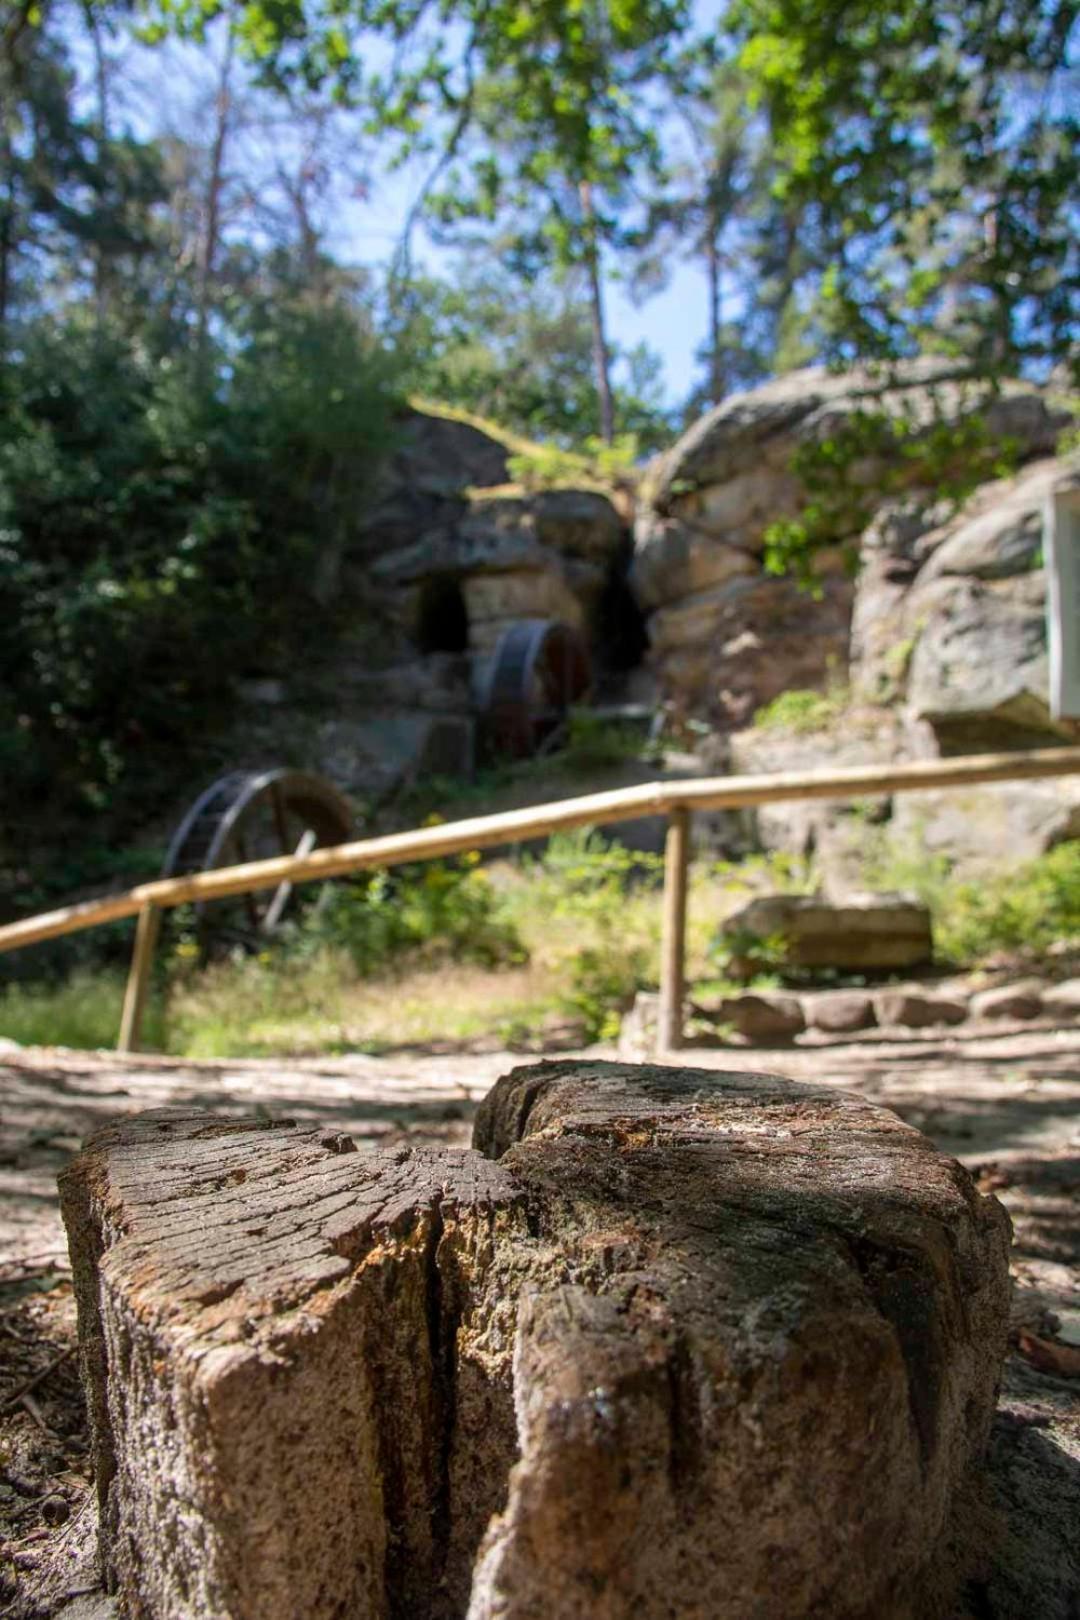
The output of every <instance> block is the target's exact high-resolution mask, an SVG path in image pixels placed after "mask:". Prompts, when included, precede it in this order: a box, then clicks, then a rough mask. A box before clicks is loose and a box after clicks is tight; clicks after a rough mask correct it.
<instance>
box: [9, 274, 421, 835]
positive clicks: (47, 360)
mask: <svg viewBox="0 0 1080 1620" xmlns="http://www.w3.org/2000/svg"><path fill="white" fill-rule="evenodd" d="M387 382H388V377H387V366H386V362H385V359H383V358H382V357H381V356H379V355H378V354H376V353H375V352H374V351H373V349H372V347H371V345H370V344H369V342H368V341H367V340H366V338H365V337H364V335H363V333H362V332H361V331H360V330H359V328H358V327H357V325H356V323H355V321H354V320H353V319H352V317H351V316H350V315H349V314H348V313H347V312H346V311H345V310H343V309H337V308H310V307H305V306H301V305H297V304H288V303H283V304H282V305H281V306H280V307H278V308H277V309H275V310H273V311H267V312H265V313H263V312H261V311H255V312H253V313H252V314H251V315H250V317H249V318H248V320H247V322H246V324H245V327H244V329H243V330H242V331H241V332H239V333H237V334H236V340H235V344H234V347H233V352H232V353H231V354H230V355H229V357H228V363H227V366H226V359H225V356H224V355H222V357H221V368H220V372H219V376H218V378H217V380H216V386H215V388H214V389H213V391H211V392H208V391H207V390H206V389H205V388H204V387H203V386H201V384H199V383H197V382H196V381H195V380H194V379H193V378H192V377H191V375H190V374H189V373H188V372H187V370H186V369H185V368H182V367H178V366H177V365H176V364H175V363H174V362H173V361H172V360H171V359H170V358H169V357H168V355H164V354H163V355H158V354H156V353H154V352H152V351H151V350H149V349H148V348H147V346H146V345H145V344H144V343H142V342H133V341H131V340H129V339H127V338H125V337H124V336H123V334H121V333H119V332H115V331H113V332H110V331H103V330H101V329H100V328H99V327H98V326H96V325H93V324H91V323H90V322H88V321H80V320H79V319H78V318H76V317H74V316H72V317H70V318H69V319H68V320H67V321H65V322H64V323H63V324H61V323H59V322H53V321H42V322H39V323H37V324H36V325H35V326H34V327H33V328H32V329H31V330H28V331H27V332H26V334H25V336H24V339H23V343H22V348H21V351H20V353H19V355H18V356H17V357H16V359H15V360H14V361H13V362H12V363H11V364H9V365H8V367H7V369H6V371H5V372H4V374H3V378H2V381H0V395H2V398H0V616H2V618H3V622H4V627H5V634H4V637H3V640H2V645H0V694H2V695H0V765H2V768H0V780H2V787H0V802H2V804H3V810H4V819H5V821H7V823H8V825H9V826H10V827H17V826H18V825H19V823H20V820H21V819H24V818H25V817H26V814H27V807H28V805H29V804H31V803H33V802H34V801H35V800H37V799H42V798H47V799H48V803H49V807H50V814H63V813H68V814H70V813H72V812H76V813H78V812H81V813H83V814H96V815H100V814H101V813H102V812H112V811H119V810H122V808H123V806H124V804H125V802H126V801H127V800H128V799H130V797H131V795H133V794H134V793H137V792H138V790H139V785H140V782H141V779H142V772H143V770H144V769H145V763H146V761H147V760H148V758H150V757H151V756H153V755H154V754H155V753H157V752H160V751H164V750H169V751H176V752H178V753H180V754H182V752H183V750H184V749H185V748H186V747H187V746H189V745H190V741H191V740H192V739H195V738H197V737H198V734H199V732H200V730H201V729H202V728H203V727H204V726H205V725H206V724H207V723H208V722H212V721H213V720H214V719H215V717H217V716H218V715H219V714H220V713H221V712H223V709H224V706H225V704H226V703H227V700H228V695H229V688H230V682H231V681H232V679H233V677H234V676H235V675H237V674H240V673H243V672H244V671H245V669H251V668H255V669H266V668H270V669H273V668H275V667H277V666H279V665H280V663H281V662H282V661H283V660H285V659H286V658H287V657H288V655H289V652H290V649H292V648H294V647H296V646H299V645H302V642H303V638H304V636H305V634H306V632H307V628H308V625H309V623H310V621H311V618H312V616H313V613H314V612H315V610H316V604H315V603H314V601H313V593H312V581H313V576H315V575H316V574H317V571H318V566H319V562H320V555H321V551H322V548H323V547H324V546H333V545H334V544H335V542H337V543H340V540H339V537H340V536H341V535H342V534H343V533H345V532H346V531H347V529H348V526H349V525H350V524H351V523H352V522H354V521H355V516H356V512H357V509H358V506H359V502H360V497H361V492H362V490H363V488H364V484H365V480H366V479H367V477H368V476H369V474H370V469H371V465H372V459H373V457H374V456H375V455H376V454H377V452H378V449H379V447H380V445H382V444H383V443H385V442H386V438H387V432H388V429H387V420H388V409H389V403H390V400H389V398H388V388H387ZM323 623H324V624H325V615H324V616H323ZM35 814H36V813H35Z"/></svg>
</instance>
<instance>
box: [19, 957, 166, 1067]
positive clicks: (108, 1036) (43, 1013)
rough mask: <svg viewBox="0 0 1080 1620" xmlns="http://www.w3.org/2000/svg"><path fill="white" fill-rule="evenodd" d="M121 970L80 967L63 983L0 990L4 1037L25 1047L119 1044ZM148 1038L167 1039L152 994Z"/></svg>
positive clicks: (157, 1002) (153, 1041) (91, 1047)
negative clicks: (95, 969)
mask: <svg viewBox="0 0 1080 1620" xmlns="http://www.w3.org/2000/svg"><path fill="white" fill-rule="evenodd" d="M124 983H125V979H124V975H123V973H121V972H119V971H117V972H108V973H103V972H101V971H100V970H98V971H94V970H91V969H87V968H80V969H78V970H76V972H74V973H72V974H71V975H70V976H69V977H68V978H67V979H65V980H64V982H63V983H62V984H50V983H47V982H39V983H36V984H10V985H7V986H6V987H4V988H3V989H0V1036H4V1037H6V1038H7V1039H8V1040H13V1041H19V1042H20V1043H21V1044H22V1045H23V1046H71V1047H75V1048H81V1049H84V1050H86V1049H89V1050H91V1051H93V1050H97V1049H98V1048H108V1047H115V1045H116V1039H117V1035H118V1034H119V1030H120V1009H121V1006H122V1005H123V999H124ZM143 1028H144V1038H145V1041H146V1044H147V1045H148V1046H150V1047H156V1046H158V1045H160V1042H161V1040H162V1038H163V1019H162V1005H161V1001H160V998H159V997H157V996H154V997H152V998H151V1000H150V1003H149V1005H148V1007H147V1010H146V1017H145V1022H144V1026H143Z"/></svg>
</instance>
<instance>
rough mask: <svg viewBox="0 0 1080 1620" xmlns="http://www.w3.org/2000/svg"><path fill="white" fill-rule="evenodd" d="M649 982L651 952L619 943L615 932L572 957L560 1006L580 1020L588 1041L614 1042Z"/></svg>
mask: <svg viewBox="0 0 1080 1620" xmlns="http://www.w3.org/2000/svg"><path fill="white" fill-rule="evenodd" d="M650 982H651V979H650V974H649V957H648V953H647V952H646V951H645V950H644V949H642V947H640V946H634V945H624V944H621V943H619V941H618V940H617V939H616V938H615V936H614V932H612V935H611V937H610V938H609V939H607V940H606V941H605V942H604V944H603V945H602V946H597V947H593V946H586V947H585V949H584V950H581V951H579V952H578V954H577V955H576V956H575V957H574V958H573V960H572V961H571V963H570V986H569V988H568V989H567V990H566V991H565V992H564V993H563V995H562V997H561V998H560V999H561V1005H562V1006H563V1007H564V1008H565V1010H566V1011H567V1012H568V1013H570V1014H573V1015H574V1016H575V1017H577V1018H579V1019H580V1020H581V1024H582V1033H583V1036H584V1038H585V1040H586V1041H613V1040H615V1039H616V1037H617V1036H618V1033H619V1026H620V1024H621V1023H622V1019H623V1015H624V1014H625V1013H628V1012H629V1011H630V1008H631V1007H632V1006H633V1005H634V997H635V996H636V995H637V993H638V991H639V990H643V989H645V988H646V987H647V986H648V985H649V983H650Z"/></svg>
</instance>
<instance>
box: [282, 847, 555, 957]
mask: <svg viewBox="0 0 1080 1620" xmlns="http://www.w3.org/2000/svg"><path fill="white" fill-rule="evenodd" d="M479 863H480V857H479V855H477V854H475V853H472V854H467V855H462V856H459V857H457V858H456V859H453V860H446V861H427V862H425V863H424V864H423V865H419V866H402V867H397V868H395V870H394V871H392V872H372V873H364V874H361V875H359V876H358V877H356V878H353V879H351V880H350V881H349V882H347V883H339V884H336V885H335V886H334V887H333V888H331V889H328V890H327V891H326V892H325V894H324V895H323V898H322V900H321V901H320V902H319V904H318V905H317V906H315V907H314V908H312V909H311V910H310V911H309V912H308V913H307V914H306V916H305V918H304V920H303V922H302V923H301V924H300V925H299V929H298V932H297V934H296V938H295V942H294V947H293V948H294V950H297V951H299V952H300V954H305V953H308V954H310V952H311V951H312V950H320V949H323V948H325V947H332V948H335V949H340V950H344V951H345V952H347V954H348V955H349V957H350V959H351V960H352V963H353V965H354V967H355V969H356V971H357V973H360V974H363V975H371V974H376V973H385V972H386V971H387V969H388V968H390V967H392V966H395V965H398V964H400V963H401V962H402V961H404V960H406V959H409V960H412V961H416V960H417V959H423V960H427V961H438V960H441V959H444V958H446V957H452V958H453V959H454V960H456V961H459V962H474V963H477V964H479V965H480V966H482V967H503V966H511V965H517V964H520V963H522V962H524V961H525V960H526V959H527V953H526V951H525V948H524V946H523V945H522V943H521V939H520V937H519V935H518V933H517V931H516V929H515V928H514V927H513V925H512V923H511V922H509V921H508V920H507V918H506V917H505V916H504V915H503V910H502V906H501V904H500V901H499V896H498V895H497V894H496V892H495V890H494V888H493V887H492V884H491V881H490V879H489V878H488V877H487V875H486V874H485V873H484V871H483V870H482V869H481V867H480V864H479Z"/></svg>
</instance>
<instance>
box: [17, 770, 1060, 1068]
mask: <svg viewBox="0 0 1080 1620" xmlns="http://www.w3.org/2000/svg"><path fill="white" fill-rule="evenodd" d="M1074 772H1076V773H1080V747H1070V748H1052V749H1051V748H1044V749H1033V750H1029V751H1028V752H1025V753H1009V754H974V755H967V756H966V757H958V758H954V759H932V760H912V761H909V762H907V763H904V764H900V765H856V766H849V767H847V768H846V769H844V770H824V771H784V772H780V773H778V774H774V775H770V776H714V777H707V778H703V779H701V780H690V781H678V782H647V783H643V784H641V785H640V786H637V787H628V788H616V789H614V790H612V791H611V792H608V793H590V794H588V795H586V796H584V797H581V798H576V799H558V800H555V801H553V802H552V803H549V804H540V805H531V806H528V807H527V808H525V809H522V810H507V811H503V812H501V813H500V814H498V815H492V816H474V817H471V818H470V819H468V820H466V821H450V822H443V823H440V824H438V825H436V826H433V827H419V828H416V829H414V830H413V831H411V832H399V833H388V834H386V835H385V836H384V837H381V838H362V839H358V840H356V841H355V842H352V843H348V844H337V845H334V846H333V847H331V848H328V849H316V850H312V851H311V852H310V853H298V854H295V855H279V856H275V857H274V858H273V859H271V860H265V861H248V862H245V863H244V864H243V865H240V866H227V867H221V868H218V869H216V870H214V871H209V872H198V873H195V874H193V875H192V876H189V877H175V878H159V879H157V880H155V881H154V882H152V883H141V884H139V885H138V887H136V888H134V889H129V890H127V892H126V893H124V894H115V895H106V896H104V897H103V898H102V899H99V900H86V901H83V902H82V903H81V904H79V905H74V906H63V907H61V908H60V909H59V910H57V911H50V912H44V913H42V914H40V915H38V916H34V917H26V918H23V919H22V920H21V921H19V922H13V923H6V924H4V925H3V926H0V951H13V950H18V949H19V948H20V947H22V946H25V945H35V944H39V943H41V942H42V941H44V940H47V939H58V938H60V937H61V936H62V935H64V934H73V933H76V932H78V931H79V930H81V929H84V928H96V927H99V926H100V925H101V924H103V923H109V922H117V921H119V920H121V919H122V918H125V917H133V916H135V915H139V916H140V917H141V918H142V920H143V927H142V928H141V929H140V932H139V939H138V940H137V942H136V951H135V956H134V958H133V961H132V976H131V980H130V982H129V985H128V996H127V999H126V1002H125V1006H126V1008H127V1009H128V1010H127V1011H126V1013H125V1018H124V1040H123V1042H122V1046H123V1048H124V1049H130V1048H133V1047H134V1046H135V1045H136V1044H137V1040H138V1024H139V1015H140V1012H141V1009H142V1005H143V1001H144V1000H145V990H146V977H147V974H148V972H149V963H150V954H151V951H152V947H153V933H154V929H153V927H152V921H153V920H154V919H156V917H157V915H158V913H159V912H160V911H162V910H166V909H167V908H169V907H171V906H180V905H184V904H185V903H187V902H192V903H201V902H204V901H209V900H220V899H224V898H225V896H227V895H234V894H248V893H250V892H252V891H253V890H256V889H268V888H276V887H277V886H278V885H279V884H281V883H311V882H316V881H318V880H319V879H324V878H333V877H343V876H344V875H345V874H346V873H349V872H359V871H364V870H366V869H370V868H372V867H387V866H400V865H402V864H403V863H405V862H408V861H424V860H435V859H437V858H439V857H440V856H444V855H456V854H460V853H462V852H464V851H466V850H471V849H491V848H494V847H497V846H499V845H504V844H515V843H521V842H523V841H524V840H526V839H530V838H540V837H544V836H546V835H548V834H550V833H553V832H560V831H564V830H567V829H569V828H573V827H589V826H593V827H595V826H607V825H610V824H611V823H613V822H619V821H635V820H638V819H640V818H641V817H643V816H653V815H666V816H669V817H673V818H674V821H675V823H676V824H677V826H678V828H680V829H681V832H678V833H677V834H676V838H675V843H674V844H673V845H670V846H669V856H668V881H669V882H670V881H672V878H671V874H672V873H674V874H676V875H677V874H678V873H679V872H680V871H682V873H683V877H682V879H681V882H682V885H683V889H685V858H686V831H685V818H686V817H687V816H688V815H689V813H690V812H692V811H694V810H737V809H745V808H748V807H750V806H752V805H758V804H779V803H782V802H784V801H790V800H793V799H849V798H856V797H860V796H862V795H864V794H870V795H873V794H881V793H913V792H918V791H923V792H925V791H928V790H930V789H933V788H949V787H967V786H971V785H973V784H976V783H982V782H1010V781H1022V780H1034V779H1036V778H1039V777H1053V776H1068V775H1072V774H1073V773H1074ZM669 899H670V903H669V904H668V905H667V906H666V912H665V914H666V915H667V914H668V913H670V917H669V922H668V927H667V934H668V936H669V937H668V939H667V943H666V946H665V951H664V975H663V977H664V980H665V983H664V984H662V985H661V999H662V1002H663V1005H664V1007H665V1009H666V1017H665V1024H666V1026H667V1027H666V1031H665V1033H666V1035H667V1036H668V1038H669V1039H670V1041H671V1042H672V1044H675V1043H676V1042H677V1040H678V1034H679V1029H680V1027H681V1005H679V1006H676V1000H675V998H676V996H678V1001H679V1003H680V1004H681V995H679V994H678V992H679V987H680V985H681V975H682V971H683V962H684V957H685V939H684V935H685V893H683V894H682V895H681V896H679V895H674V896H672V897H669Z"/></svg>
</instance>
